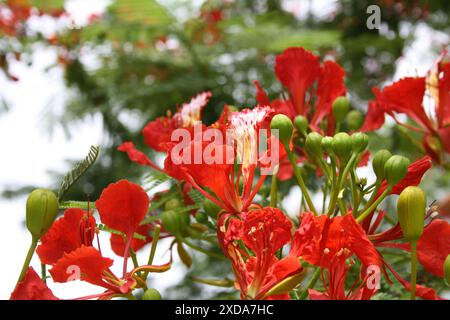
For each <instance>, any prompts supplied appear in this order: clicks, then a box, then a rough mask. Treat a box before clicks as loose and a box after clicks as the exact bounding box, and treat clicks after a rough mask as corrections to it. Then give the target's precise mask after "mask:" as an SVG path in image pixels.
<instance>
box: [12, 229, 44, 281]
mask: <svg viewBox="0 0 450 320" xmlns="http://www.w3.org/2000/svg"><path fill="white" fill-rule="evenodd" d="M38 240H39V239H38V238H36V237H34V236H33V238H32V240H31V245H30V248H29V249H28V253H27V256H26V258H25V261H24V262H23V266H22V271H21V272H20V276H19V279H18V280H17V283H19V282H20V281H22V280H23V278H24V277H25V274H26V273H27V270H28V267H29V266H30V262H31V258H33V254H34V250H36V247H37V244H38Z"/></svg>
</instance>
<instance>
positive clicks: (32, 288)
mask: <svg viewBox="0 0 450 320" xmlns="http://www.w3.org/2000/svg"><path fill="white" fill-rule="evenodd" d="M10 300H58V298H57V297H55V296H54V295H53V293H52V291H51V290H50V289H49V288H48V287H47V285H46V284H45V283H44V282H43V281H42V279H41V278H39V276H38V275H37V273H36V271H34V269H33V268H32V267H29V268H28V270H27V273H26V274H25V277H24V278H23V280H22V281H20V282H19V283H18V284H17V286H16V288H15V289H14V291H13V292H12V293H11V297H10Z"/></svg>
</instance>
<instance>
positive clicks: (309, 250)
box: [291, 213, 382, 267]
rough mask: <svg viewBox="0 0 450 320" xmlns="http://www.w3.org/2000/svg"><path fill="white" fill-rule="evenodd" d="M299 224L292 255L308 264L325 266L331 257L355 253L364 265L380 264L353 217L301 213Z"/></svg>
mask: <svg viewBox="0 0 450 320" xmlns="http://www.w3.org/2000/svg"><path fill="white" fill-rule="evenodd" d="M301 218H302V222H301V224H300V226H299V228H298V229H297V231H296V232H295V235H294V240H293V244H292V248H291V254H293V255H296V256H298V257H301V258H302V259H303V260H306V261H308V262H309V263H311V264H314V265H317V266H321V267H328V266H329V264H330V263H331V262H332V260H333V258H334V257H336V256H337V255H342V254H343V253H344V254H345V251H346V250H347V251H348V252H347V255H348V256H349V257H350V256H351V255H352V254H355V255H356V256H357V257H358V258H359V259H360V260H361V262H362V263H363V264H365V265H372V264H375V265H381V264H382V262H381V260H380V257H379V254H378V252H377V250H376V248H375V246H374V245H373V244H372V243H371V241H370V240H369V239H368V238H367V235H366V233H365V232H364V230H363V229H362V227H361V226H360V225H359V224H358V223H357V222H356V220H355V218H354V217H353V215H352V214H347V215H345V216H343V217H342V216H341V217H335V218H331V219H330V218H328V217H327V216H326V215H321V216H318V217H314V216H313V214H312V213H303V214H302V216H301Z"/></svg>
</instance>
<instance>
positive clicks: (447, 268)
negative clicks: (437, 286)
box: [444, 254, 450, 286]
mask: <svg viewBox="0 0 450 320" xmlns="http://www.w3.org/2000/svg"><path fill="white" fill-rule="evenodd" d="M444 277H445V281H447V285H448V286H450V254H449V255H448V256H447V258H446V259H445V262H444Z"/></svg>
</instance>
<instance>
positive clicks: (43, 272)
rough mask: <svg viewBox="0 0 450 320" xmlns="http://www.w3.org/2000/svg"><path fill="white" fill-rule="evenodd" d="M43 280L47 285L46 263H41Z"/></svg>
mask: <svg viewBox="0 0 450 320" xmlns="http://www.w3.org/2000/svg"><path fill="white" fill-rule="evenodd" d="M41 278H42V281H43V282H44V283H47V268H46V265H45V263H41Z"/></svg>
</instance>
